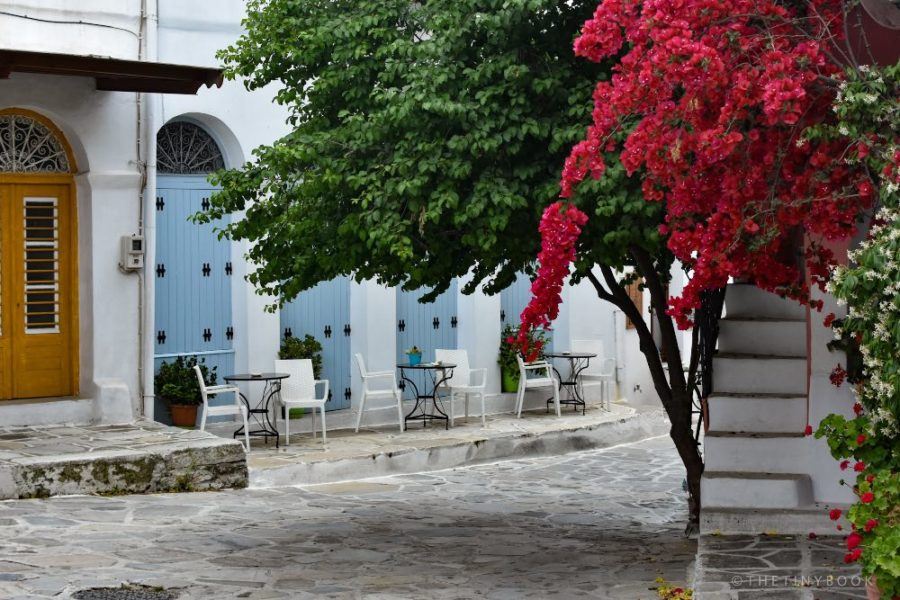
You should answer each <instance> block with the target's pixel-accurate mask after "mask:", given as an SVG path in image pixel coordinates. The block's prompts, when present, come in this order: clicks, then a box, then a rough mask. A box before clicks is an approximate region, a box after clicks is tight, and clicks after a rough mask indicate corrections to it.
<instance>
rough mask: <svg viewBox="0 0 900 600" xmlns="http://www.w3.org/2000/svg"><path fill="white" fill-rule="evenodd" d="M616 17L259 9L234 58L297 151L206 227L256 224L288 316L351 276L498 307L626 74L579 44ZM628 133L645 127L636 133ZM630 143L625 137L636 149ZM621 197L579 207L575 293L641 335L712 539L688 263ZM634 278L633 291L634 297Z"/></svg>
mask: <svg viewBox="0 0 900 600" xmlns="http://www.w3.org/2000/svg"><path fill="white" fill-rule="evenodd" d="M596 6H597V0H570V1H568V2H559V1H557V0H454V1H452V2H447V1H433V0H422V1H419V2H410V1H409V0H250V1H249V2H248V5H247V8H248V10H247V14H248V15H249V16H248V17H247V19H246V20H245V22H244V26H245V28H246V33H245V34H244V35H243V36H241V38H240V39H239V40H238V41H237V42H236V43H235V44H233V45H232V46H230V47H228V48H226V49H225V50H223V51H222V52H221V53H220V54H219V56H220V58H221V59H222V60H223V61H224V63H225V66H226V73H227V75H228V76H229V77H230V78H233V79H242V80H243V81H244V82H245V85H246V87H247V88H248V89H250V90H260V89H263V88H267V86H270V85H272V86H273V87H272V89H273V93H274V94H275V101H276V102H278V103H279V104H281V105H283V106H284V107H285V108H286V109H287V110H288V114H289V117H288V125H289V126H290V129H291V131H290V132H289V133H288V134H287V135H285V136H284V137H282V138H280V139H278V140H276V141H275V142H274V143H272V144H270V145H266V146H262V147H260V148H258V149H256V150H255V151H254V156H253V158H252V160H251V161H250V162H248V163H247V164H246V165H244V166H243V167H242V168H240V169H235V170H231V171H224V172H220V173H217V174H216V175H215V177H214V179H215V182H216V183H218V184H220V185H221V186H222V191H221V192H220V193H218V194H216V195H215V196H214V197H213V198H212V207H211V209H210V210H209V211H207V212H206V213H203V214H201V215H199V216H198V218H199V219H200V220H204V221H210V220H213V219H217V218H219V217H222V216H223V215H225V214H231V213H241V212H242V211H245V212H244V213H243V216H242V218H240V219H236V220H234V221H233V222H232V224H231V225H229V226H227V228H226V231H225V235H227V236H229V237H232V238H234V239H242V240H248V241H250V242H251V246H250V247H251V250H250V258H251V259H252V260H253V261H255V262H256V263H257V265H258V268H257V269H256V270H254V271H253V272H252V273H251V275H250V280H251V282H253V283H254V284H256V285H257V287H258V288H260V289H261V290H262V291H263V292H265V293H268V294H270V295H272V296H275V297H277V298H279V299H280V301H288V300H291V299H292V298H294V297H295V296H296V295H297V294H299V293H300V292H302V291H303V290H305V289H308V288H310V287H312V286H314V285H315V284H317V283H319V282H321V281H327V280H330V279H332V278H334V277H336V276H339V275H352V276H354V277H355V278H357V279H358V280H364V279H370V278H375V279H378V280H380V281H381V282H383V283H385V284H388V285H403V286H404V287H405V288H406V289H415V288H420V287H429V288H432V292H431V294H427V295H426V296H425V297H423V299H424V300H426V301H427V300H429V299H431V298H433V297H434V296H435V295H437V293H439V292H441V291H443V290H444V289H446V288H447V286H448V285H449V284H450V282H451V281H452V280H453V278H455V277H461V276H466V275H469V274H471V275H472V277H470V278H468V279H467V280H466V282H467V283H466V285H465V287H464V288H463V291H464V292H466V293H469V292H472V291H473V290H474V289H475V288H476V287H477V286H478V285H479V284H484V285H485V289H486V291H487V292H489V293H495V292H498V291H500V290H502V289H504V288H505V287H507V286H508V285H509V284H511V283H512V282H513V280H514V278H515V276H516V273H517V272H519V271H522V270H525V271H526V272H530V271H531V270H532V268H533V262H534V260H535V257H536V255H537V253H538V248H539V245H540V238H539V236H538V233H537V229H538V223H539V221H540V217H541V214H542V212H543V210H544V208H545V207H546V206H547V205H548V204H550V203H552V202H553V201H555V200H556V199H558V197H559V192H560V188H559V178H560V174H561V171H562V167H563V163H564V161H565V158H566V156H567V155H568V153H569V150H570V149H571V147H572V145H574V144H575V143H576V142H577V141H579V140H580V139H582V137H583V134H584V127H585V124H586V123H589V122H590V114H591V110H592V106H593V105H594V102H593V99H592V93H593V89H594V85H595V83H596V82H597V81H601V80H604V79H606V78H607V77H608V76H609V72H610V66H609V65H608V64H597V63H593V62H590V61H586V60H583V59H580V58H576V57H575V54H574V52H573V50H572V44H573V41H574V39H575V36H576V34H577V33H578V32H579V31H580V28H581V26H582V24H583V23H584V21H585V20H586V19H587V18H589V17H590V16H591V15H592V14H593V12H594V10H595V9H596ZM626 125H627V124H626ZM625 130H627V127H625V128H624V130H623V133H622V135H624V132H625ZM606 163H607V165H608V167H607V169H606V172H605V174H604V177H603V178H602V179H601V180H599V181H593V180H591V181H586V182H584V183H583V184H582V185H580V186H579V187H578V190H577V192H576V194H575V195H574V196H573V197H572V198H570V200H571V201H572V202H574V203H575V204H576V205H578V207H579V208H581V210H583V211H584V212H585V213H587V214H588V215H589V217H590V220H589V222H588V224H587V226H586V228H585V230H584V233H583V234H582V236H581V239H580V241H579V246H578V260H577V262H576V273H575V279H576V280H578V279H580V278H584V277H587V278H588V279H590V281H591V283H592V284H593V286H594V287H595V289H596V290H597V294H598V296H599V297H600V298H602V299H604V300H607V301H609V302H612V303H613V304H615V305H616V306H617V307H619V308H620V309H621V310H622V311H623V312H624V313H625V314H626V315H627V316H628V317H629V319H631V321H633V322H634V323H635V326H636V331H637V334H638V336H639V338H640V340H641V341H640V347H641V351H642V352H643V353H644V355H645V357H646V359H647V363H648V367H649V369H650V373H651V375H652V377H653V380H654V386H655V389H656V391H657V393H658V394H659V396H660V399H661V400H662V403H663V406H664V407H665V408H666V411H667V412H668V414H669V417H670V419H671V420H672V433H671V435H672V438H673V440H674V441H675V445H676V446H677V448H678V451H679V453H680V454H681V456H682V459H683V461H684V463H685V465H686V469H687V480H688V488H689V491H690V494H691V498H692V500H691V509H692V510H691V513H692V520H693V521H694V522H696V520H697V518H698V514H699V506H700V504H699V497H700V475H701V473H702V469H703V463H702V460H701V458H700V455H699V452H698V449H697V445H696V443H695V442H694V439H693V437H692V433H691V394H692V390H693V389H694V386H695V385H696V381H697V377H696V373H697V365H698V363H697V360H696V353H695V352H693V353H692V355H691V361H690V367H689V369H687V370H686V371H685V370H682V369H681V368H679V367H680V365H682V364H683V361H682V360H681V352H682V351H685V352H686V353H691V352H692V351H693V350H694V349H695V348H696V345H697V338H696V336H695V338H694V344H693V347H692V348H690V349H684V348H679V346H678V343H677V337H676V333H675V327H674V325H673V323H672V321H671V319H670V318H669V317H668V316H666V315H665V309H666V306H667V303H668V296H667V286H666V283H667V282H668V280H669V277H670V270H671V268H672V262H673V259H672V255H671V254H670V253H669V252H668V251H667V250H666V249H665V247H664V245H663V244H662V243H661V242H662V240H661V239H660V235H659V233H658V227H659V225H660V224H661V223H662V208H663V207H662V206H661V204H660V203H650V202H645V201H644V199H643V195H642V194H641V191H640V185H641V174H640V173H636V174H635V175H634V176H633V177H631V178H629V177H627V176H626V174H625V171H624V169H623V168H622V167H621V165H620V164H619V163H618V157H617V156H609V157H608V160H607V161H606ZM621 273H628V276H627V277H626V278H625V280H623V279H621V278H620V277H619V275H620V274H621ZM634 277H640V278H641V280H642V281H643V282H644V284H645V285H646V287H647V290H648V291H649V293H650V296H651V298H652V306H653V310H654V312H655V314H656V318H657V321H658V323H659V325H660V339H661V346H662V347H663V348H664V351H665V355H666V356H667V357H668V360H669V367H670V368H669V369H665V367H664V364H663V362H662V360H661V358H660V352H659V350H658V349H657V345H656V343H655V342H654V339H653V335H652V334H651V330H650V328H649V326H648V325H647V324H646V323H645V322H644V320H643V317H642V315H641V312H640V309H639V308H637V307H635V305H634V303H633V302H632V300H631V298H630V297H629V295H628V293H627V291H626V288H625V286H624V283H626V282H627V280H628V279H629V278H634Z"/></svg>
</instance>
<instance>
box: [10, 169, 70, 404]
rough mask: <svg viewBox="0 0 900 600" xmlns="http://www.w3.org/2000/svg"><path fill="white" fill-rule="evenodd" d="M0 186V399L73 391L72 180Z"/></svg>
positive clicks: (63, 393)
mask: <svg viewBox="0 0 900 600" xmlns="http://www.w3.org/2000/svg"><path fill="white" fill-rule="evenodd" d="M0 187H3V188H4V189H3V192H2V195H0V199H2V203H3V205H4V206H3V209H2V211H0V214H2V215H3V216H2V217H0V218H3V219H4V220H5V222H4V226H3V227H2V229H3V231H4V234H3V237H2V247H0V252H2V256H3V259H2V261H3V262H2V267H3V269H2V274H3V275H2V281H0V289H2V290H3V295H2V314H3V315H4V316H3V319H4V321H3V341H2V342H0V365H2V366H0V371H3V372H2V373H0V398H42V397H51V396H70V395H73V394H75V392H76V383H75V376H74V373H75V366H76V364H77V361H76V359H75V357H76V356H77V348H76V347H75V345H76V343H77V333H76V332H75V324H74V318H73V317H74V314H73V307H74V302H75V291H76V285H75V282H74V273H73V271H74V268H73V267H74V261H75V257H74V256H73V255H74V244H73V238H72V236H73V231H72V230H73V223H74V214H73V211H74V206H73V202H72V198H71V186H69V185H65V184H51V183H48V184H42V183H34V184H31V183H28V184H13V185H7V186H0ZM7 224H8V225H9V226H6V225H7ZM4 347H5V348H6V353H7V355H8V358H6V359H5V360H4V358H2V355H3V351H4V350H3V348H4Z"/></svg>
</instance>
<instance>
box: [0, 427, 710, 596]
mask: <svg viewBox="0 0 900 600" xmlns="http://www.w3.org/2000/svg"><path fill="white" fill-rule="evenodd" d="M681 472H682V471H681V467H680V463H679V461H678V458H677V456H676V454H675V452H674V450H673V449H672V447H671V442H670V441H669V440H668V439H667V438H655V439H650V440H645V441H642V442H638V443H636V444H631V445H627V446H619V447H616V448H610V449H606V450H596V451H590V452H584V453H578V454H568V455H565V456H559V457H551V458H535V459H523V460H516V461H509V462H502V463H497V464H490V465H481V466H476V467H468V468H462V469H457V470H453V471H439V472H433V473H427V474H418V475H402V476H395V477H389V478H382V479H374V480H366V481H359V482H346V483H333V484H326V485H320V486H315V487H308V488H276V489H249V490H233V491H224V492H204V493H193V494H161V495H155V496H120V497H113V498H99V497H67V498H53V499H49V500H10V501H6V502H0V535H2V537H3V540H4V542H3V545H2V546H0V598H4V599H13V598H15V599H20V598H49V597H54V598H66V597H70V596H71V595H72V594H73V593H74V592H76V591H78V590H81V589H85V588H90V587H97V586H118V585H120V584H121V583H123V582H132V583H135V584H147V585H152V586H162V587H165V588H181V593H180V595H179V598H183V599H188V598H218V599H222V598H309V597H329V598H383V599H388V598H416V599H420V598H510V599H513V598H516V599H518V598H550V597H553V598H579V597H586V598H609V599H620V598H621V599H628V600H635V599H641V598H643V599H649V598H655V597H656V593H655V592H654V591H652V590H651V589H649V588H652V587H653V586H654V583H653V582H654V579H655V578H656V577H657V576H663V577H665V578H666V579H667V580H669V581H673V582H683V581H684V579H685V578H686V576H687V573H688V570H689V568H690V564H691V562H692V561H693V558H694V553H695V550H696V544H695V542H692V541H690V540H687V539H685V538H684V537H683V535H682V530H683V528H684V523H685V519H686V517H687V514H686V508H685V504H686V503H685V499H684V494H683V492H682V491H681V480H682V475H681ZM636 474H637V476H636Z"/></svg>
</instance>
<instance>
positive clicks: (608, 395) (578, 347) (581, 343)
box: [572, 340, 616, 410]
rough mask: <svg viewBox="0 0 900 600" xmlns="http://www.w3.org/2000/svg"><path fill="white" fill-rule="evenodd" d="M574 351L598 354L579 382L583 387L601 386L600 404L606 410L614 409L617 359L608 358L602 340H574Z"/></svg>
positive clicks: (581, 375)
mask: <svg viewBox="0 0 900 600" xmlns="http://www.w3.org/2000/svg"><path fill="white" fill-rule="evenodd" d="M572 350H573V351H574V352H588V353H590V354H596V355H597V357H596V358H592V359H591V361H590V363H589V364H588V367H587V368H586V369H585V370H584V371H582V372H581V374H580V375H579V376H578V384H579V387H580V388H581V389H582V392H581V396H582V397H584V391H583V390H584V388H585V387H589V386H592V385H599V386H600V406H601V407H602V408H605V409H606V410H611V409H612V394H613V389H615V385H616V359H614V358H607V357H606V354H605V353H604V351H603V342H601V341H600V340H572Z"/></svg>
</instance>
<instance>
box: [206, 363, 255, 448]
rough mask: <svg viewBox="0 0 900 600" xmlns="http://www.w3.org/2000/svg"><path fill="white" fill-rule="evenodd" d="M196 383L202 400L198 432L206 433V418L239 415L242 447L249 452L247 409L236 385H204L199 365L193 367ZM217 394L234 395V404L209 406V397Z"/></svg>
mask: <svg viewBox="0 0 900 600" xmlns="http://www.w3.org/2000/svg"><path fill="white" fill-rule="evenodd" d="M194 372H195V373H196V374H197V381H199V382H200V397H201V398H203V412H202V413H201V414H200V431H206V417H215V416H219V415H241V419H243V421H244V445H245V446H246V448H247V452H250V424H249V423H248V422H247V407H246V406H245V405H244V403H243V402H241V390H240V388H238V386H236V385H231V384H225V385H206V382H205V381H204V380H203V371H201V370H200V366H199V365H194ZM219 394H234V404H223V405H222V406H210V405H209V397H210V396H217V395H219Z"/></svg>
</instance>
